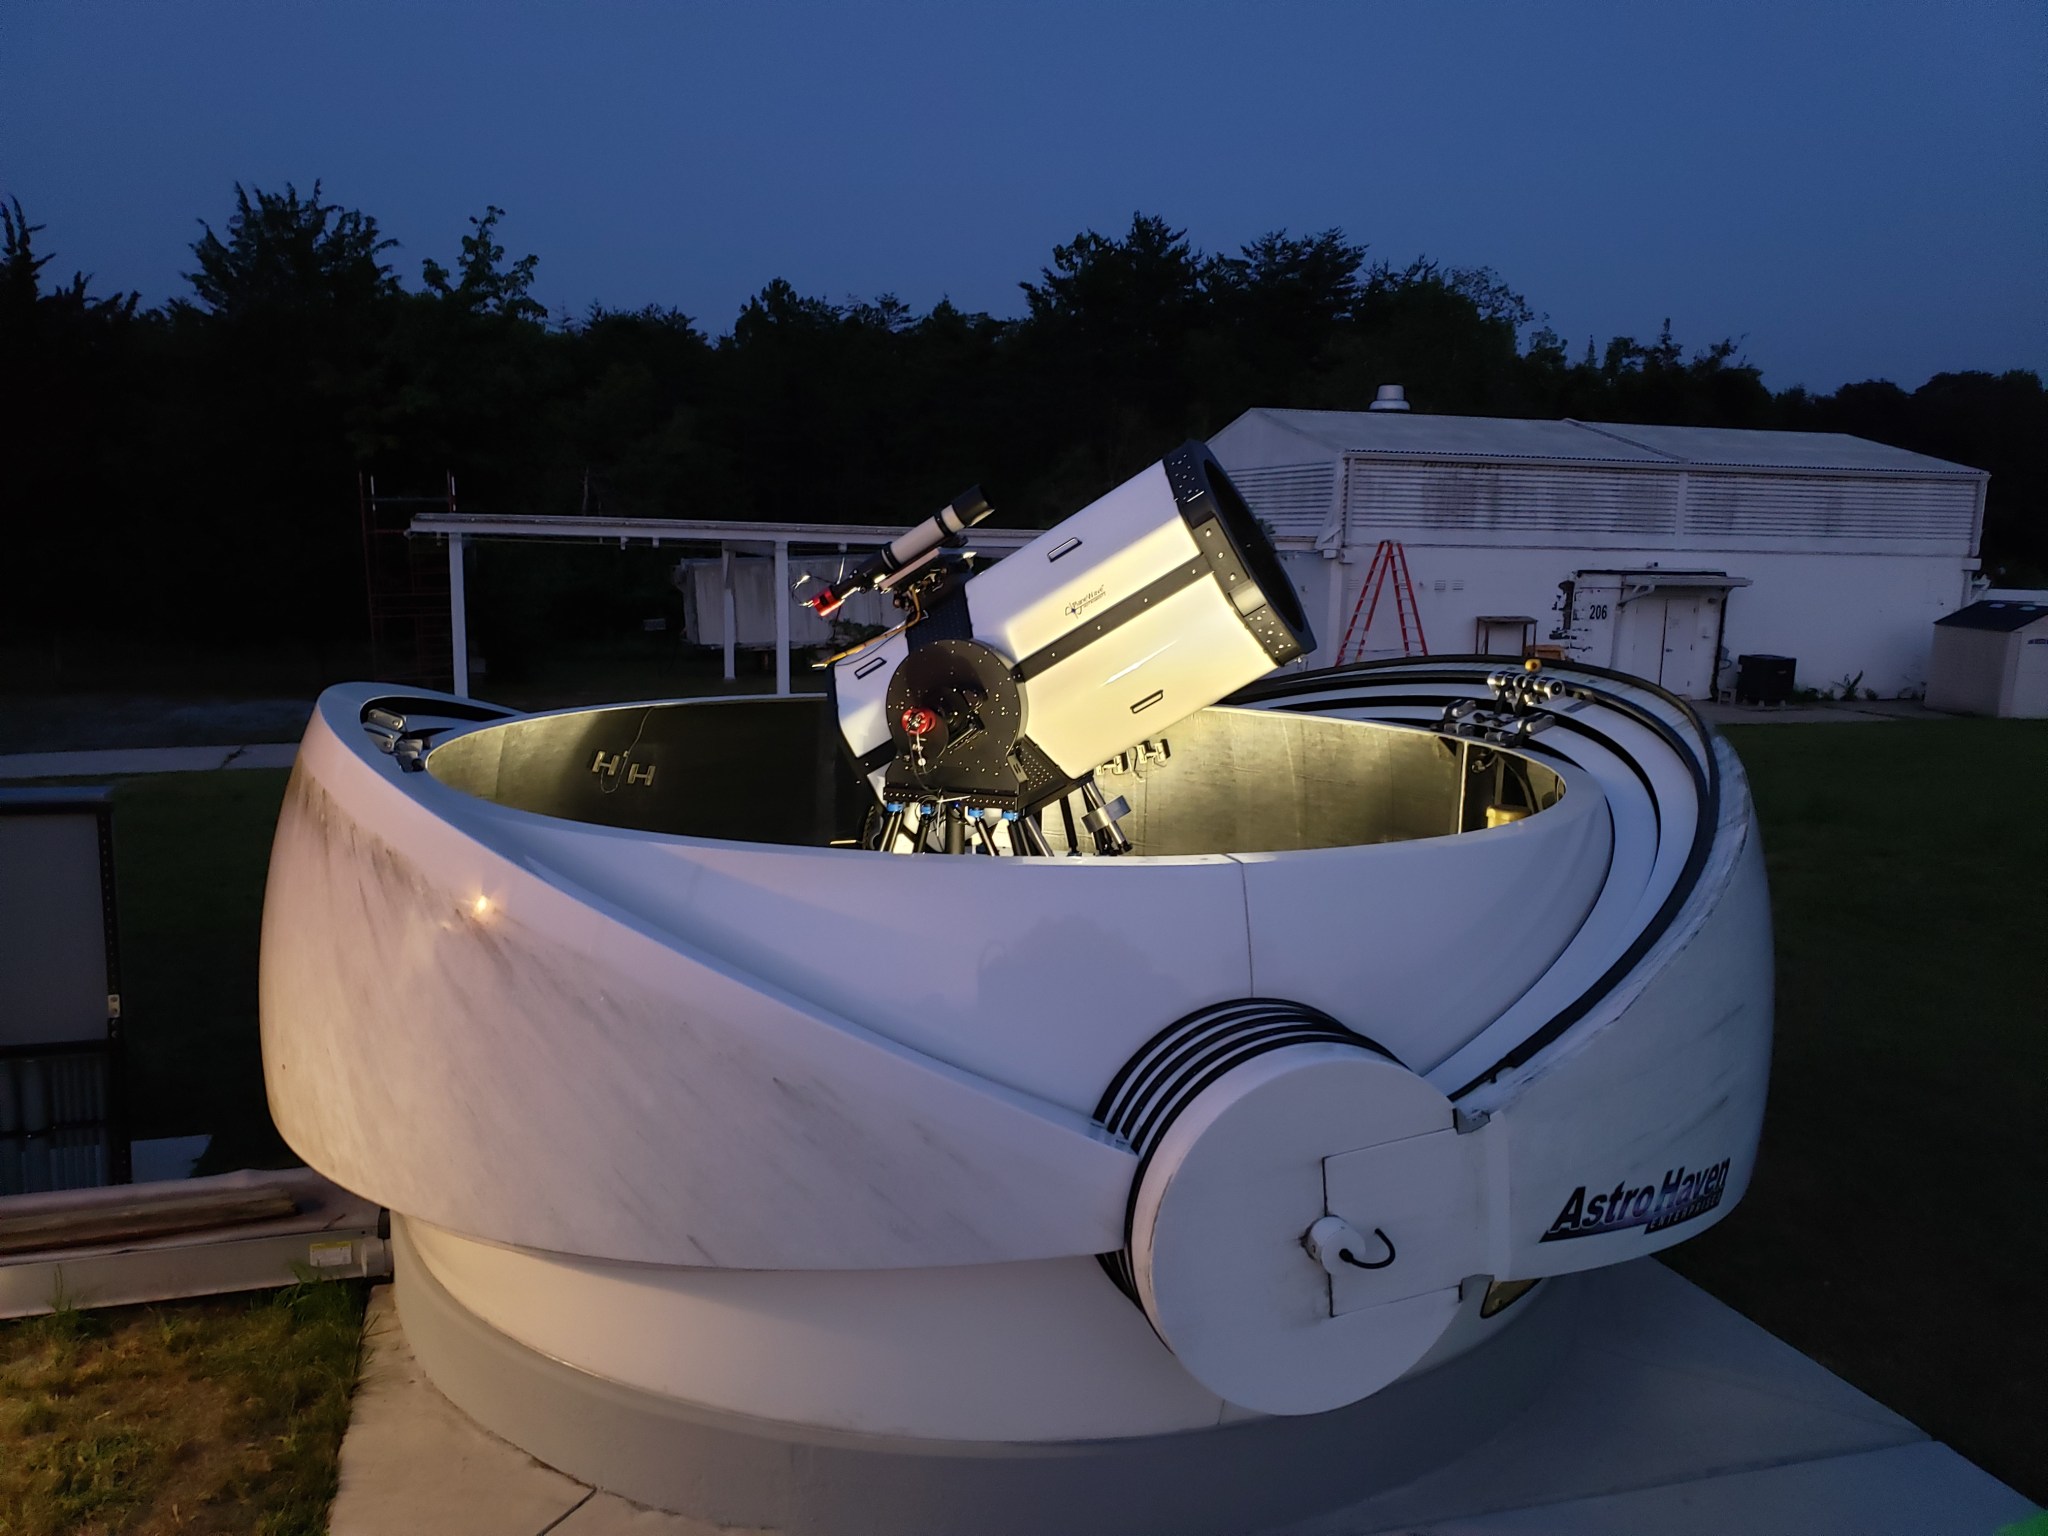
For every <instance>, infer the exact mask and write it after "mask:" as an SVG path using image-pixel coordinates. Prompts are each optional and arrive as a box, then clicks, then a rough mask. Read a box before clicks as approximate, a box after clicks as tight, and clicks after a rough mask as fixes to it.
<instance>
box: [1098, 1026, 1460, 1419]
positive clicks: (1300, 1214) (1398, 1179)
mask: <svg viewBox="0 0 2048 1536" xmlns="http://www.w3.org/2000/svg"><path fill="white" fill-rule="evenodd" d="M1450 1125H1451V1106H1450V1102H1449V1101H1448V1100H1447V1099H1445V1098H1444V1096H1443V1095H1442V1094H1440V1093H1438V1092H1437V1091H1436V1090H1435V1089H1433V1088H1431V1087H1430V1086H1429V1085H1428V1084H1427V1083H1425V1082H1423V1080H1422V1079H1421V1078H1419V1077H1417V1076H1415V1075H1414V1074H1413V1073H1411V1072H1409V1071H1407V1070H1406V1069H1404V1068H1402V1067H1399V1066H1397V1065H1395V1064H1394V1063H1392V1062H1389V1061H1387V1060H1385V1059H1384V1058H1382V1057H1379V1056H1376V1055H1373V1054H1371V1053H1370V1052H1367V1051H1364V1050H1361V1049H1359V1048H1358V1047H1355V1046H1345V1045H1329V1044H1315V1045H1295V1046H1289V1047H1287V1048H1285V1049H1283V1050H1278V1051H1274V1052H1272V1053H1270V1054H1268V1055H1265V1056H1261V1057H1258V1058H1257V1059H1255V1060H1252V1061H1249V1062H1246V1063H1244V1064H1243V1065H1241V1066H1238V1067H1235V1068H1233V1069H1232V1070H1231V1071H1229V1072H1228V1073H1226V1074H1225V1075H1224V1076H1223V1077H1221V1078H1220V1079H1218V1080H1217V1081H1216V1082H1215V1083H1214V1084H1212V1085H1211V1086H1210V1087H1208V1088H1206V1089H1204V1090H1203V1092H1202V1093H1201V1094H1200V1095H1199V1096H1198V1097H1197V1098H1196V1099H1195V1100H1194V1102H1193V1103H1192V1104H1190V1105H1189V1106H1188V1107H1187V1108H1186V1109H1185V1110H1183V1111H1182V1112H1181V1113H1180V1114H1179V1116H1178V1117H1177V1118H1175V1119H1174V1121H1173V1122H1172V1124H1171V1126H1170V1127H1169V1128H1168V1129H1167V1131H1166V1134H1165V1136H1164V1137H1163V1138H1162V1140H1161V1141H1160V1144H1159V1146H1158V1147H1157V1148H1156V1149H1155V1150H1154V1152H1153V1154H1152V1157H1151V1160H1150V1162H1149V1163H1148V1164H1147V1166H1146V1171H1145V1175H1144V1177H1143V1179H1142V1180H1141V1181H1140V1183H1139V1185H1138V1193H1137V1197H1136V1202H1135V1204H1134V1205H1133V1208H1132V1214H1131V1267H1132V1271H1133V1274H1134V1275H1135V1277H1136V1279H1137V1285H1138V1294H1139V1296H1140V1297H1141V1298H1142V1299H1143V1301H1144V1303H1145V1311H1146V1315H1147V1316H1149V1317H1150V1318H1151V1319H1152V1323H1153V1326H1154V1327H1155V1328H1157V1329H1158V1330H1159V1335H1160V1337H1161V1338H1163V1339H1164V1340H1165V1341H1166V1343H1167V1345H1168V1346H1169V1347H1170V1348H1171V1349H1172V1350H1173V1352H1174V1353H1175V1354H1176V1355H1177V1356H1179V1357H1180V1360H1181V1362H1182V1364H1183V1365H1185V1366H1186V1367H1187V1369H1188V1371H1189V1373H1190V1374H1191V1375H1193V1376H1194V1377H1195V1378H1196V1379H1197V1380H1198V1381H1200V1382H1202V1383H1203V1385H1205V1386H1207V1387H1208V1388H1210V1389H1211V1390H1212V1391H1214V1392H1215V1393H1216V1394H1217V1395H1218V1396H1219V1397H1223V1398H1226V1399H1227V1400H1229V1401H1230V1402H1233V1403H1238V1404H1241V1405H1243V1406H1245V1407H1248V1408H1255V1409H1258V1410H1259V1411H1261V1412H1264V1413H1277V1414H1299V1413H1322V1412H1326V1411H1328V1410H1329V1409H1332V1408H1339V1407H1342V1406H1343V1405H1344V1404H1346V1403H1353V1402H1357V1401H1358V1400H1359V1399H1360V1398H1362V1397H1367V1396H1369V1395H1371V1394H1372V1393H1374V1392H1377V1391H1378V1390H1379V1389H1380V1388H1381V1387H1383V1386H1386V1385H1387V1384H1388V1383H1389V1382H1392V1381H1394V1380H1395V1379H1397V1378H1398V1377H1400V1376H1401V1375H1402V1374H1403V1373H1405V1372H1406V1371H1407V1370H1408V1369H1409V1367H1411V1366H1413V1365H1414V1364H1415V1362H1416V1361H1418V1360H1420V1359H1421V1358H1422V1357H1423V1355H1424V1354H1425V1353H1427V1351H1428V1350H1429V1348H1430V1346H1431V1345H1433V1344H1434V1343H1435V1342H1436V1341H1437V1339H1438V1338H1439V1337H1440V1336H1441V1335H1442V1334H1443V1332H1444V1330H1445V1329H1446V1328H1448V1327H1449V1326H1450V1323H1451V1320H1452V1318H1453V1317H1454V1316H1455V1314H1456V1313H1457V1310H1458V1282H1459V1280H1460V1279H1461V1278H1463V1277H1464V1276H1465V1275H1468V1274H1472V1273H1475V1272H1476V1271H1477V1269H1478V1268H1479V1261H1480V1260H1481V1259H1483V1256H1484V1253H1485V1248H1486V1222H1485V1214H1484V1194H1483V1184H1482V1170H1481V1167H1480V1165H1479V1163H1478V1161H1477V1159H1476V1157H1475V1156H1474V1155H1473V1152H1472V1150H1471V1149H1472V1147H1473V1145H1474V1144H1473V1143H1472V1142H1471V1139H1470V1138H1460V1137H1458V1136H1456V1135H1455V1134H1453V1133H1452V1132H1451V1129H1450ZM1432 1132H1442V1133H1443V1134H1444V1136H1448V1137H1449V1138H1450V1140H1449V1142H1445V1141H1442V1140H1441V1139H1439V1138H1438V1137H1436V1136H1433V1135H1431V1134H1430V1133H1432ZM1415 1143H1420V1144H1421V1145H1420V1146H1416V1145H1414V1144H1415ZM1390 1144H1391V1145H1390ZM1454 1144H1455V1145H1454ZM1393 1146H1399V1147H1400V1148H1401V1149H1402V1150H1401V1151H1398V1152H1397V1151H1394V1150H1392V1148H1393ZM1366 1149H1370V1150H1366ZM1340 1153H1349V1154H1351V1157H1350V1160H1349V1161H1348V1164H1347V1166H1345V1167H1344V1169H1343V1171H1342V1173H1341V1174H1340V1177H1339V1179H1338V1182H1337V1187H1335V1188H1332V1189H1331V1190H1330V1191H1329V1193H1328V1194H1327V1196H1326V1194H1325V1188H1324V1169H1325V1160H1326V1159H1329V1160H1332V1161H1336V1160H1337V1159H1336V1158H1335V1157H1334V1156H1333V1155H1334V1154H1340ZM1396 1165H1398V1166H1396ZM1326 1211H1327V1212H1328V1213H1330V1214H1335V1215H1339V1216H1343V1217H1345V1218H1347V1219H1349V1220H1350V1221H1352V1222H1353V1223H1354V1224H1355V1225H1359V1226H1361V1227H1364V1228H1367V1229H1370V1228H1372V1227H1380V1228H1383V1229H1384V1230H1385V1231H1386V1233H1387V1235H1388V1237H1389V1238H1391V1239H1392V1241H1393V1243H1394V1244H1395V1246H1396V1248H1397V1249H1399V1248H1402V1247H1404V1246H1405V1247H1406V1250H1407V1251H1406V1252H1405V1253H1402V1254H1401V1255H1400V1256H1398V1257H1397V1258H1396V1260H1395V1262H1394V1263H1392V1264H1391V1265H1389V1266H1388V1267H1387V1268H1385V1269H1383V1270H1379V1271H1373V1272H1365V1271H1359V1272H1357V1273H1356V1274H1355V1275H1352V1274H1349V1273H1347V1274H1346V1275H1345V1276H1344V1277H1342V1278H1333V1276H1332V1275H1331V1274H1330V1273H1328V1272H1326V1270H1325V1269H1324V1267H1323V1265H1322V1264H1320V1263H1318V1262H1317V1261H1316V1260H1315V1259H1314V1258H1312V1257H1311V1256H1310V1255H1309V1253H1308V1252H1307V1251H1306V1249H1305V1248H1304V1246H1303V1238H1304V1237H1305V1236H1306V1234H1307V1233H1308V1231H1309V1229H1310V1228H1311V1227H1312V1226H1313V1225H1314V1224H1315V1223H1316V1221H1317V1220H1318V1219H1319V1218H1321V1217H1322V1216H1323V1215H1324V1214H1325V1213H1326ZM1445 1212H1447V1213H1449V1219H1448V1220H1445V1219H1443V1215H1442V1213H1445ZM1333 1298H1334V1300H1333Z"/></svg>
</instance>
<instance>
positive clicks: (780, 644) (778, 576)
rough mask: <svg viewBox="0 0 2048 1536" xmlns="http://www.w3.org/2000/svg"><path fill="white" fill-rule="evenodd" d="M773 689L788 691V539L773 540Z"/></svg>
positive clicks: (782, 691) (781, 691)
mask: <svg viewBox="0 0 2048 1536" xmlns="http://www.w3.org/2000/svg"><path fill="white" fill-rule="evenodd" d="M768 600H769V601H770V602H772V603H774V604H775V691H776V692H777V693H778V694H784V693H788V692H789V602H790V597H789V540H787V539H777V540H776V541H775V589H774V591H773V592H771V593H770V594H769V599H768Z"/></svg>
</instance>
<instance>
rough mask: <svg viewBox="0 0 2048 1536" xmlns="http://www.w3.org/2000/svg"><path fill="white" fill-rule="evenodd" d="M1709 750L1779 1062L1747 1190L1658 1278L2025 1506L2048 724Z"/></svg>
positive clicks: (1848, 729) (1805, 737) (1805, 730)
mask: <svg viewBox="0 0 2048 1536" xmlns="http://www.w3.org/2000/svg"><path fill="white" fill-rule="evenodd" d="M1728 735H1729V737H1730V739H1731V740H1732V741H1733V742H1734V744H1735V747H1736V749H1737V751H1739V752H1740V753H1741V754H1742V759H1743V762H1744V763H1745V764H1746V765H1747V767H1748V769H1749V774H1750V780H1751V784H1752V786H1753V788H1754V791H1755V794H1756V801H1757V807H1758V811H1759V813H1760V815H1761V818H1762V822H1763V835H1764V851H1765V854H1766V857H1767V859H1768V862H1769V866H1770V874H1771V899H1772V907H1773V915H1774V919H1775V922H1776V926H1777V951H1778V1035H1777V1047H1776V1051H1775V1053H1774V1057H1773V1061H1772V1076H1771V1099H1770V1110H1769V1114H1768V1116H1767V1117H1766V1119H1765V1122H1764V1142H1763V1153H1762V1158H1761V1161H1760V1164H1759V1166H1758V1170H1757V1176H1756V1182H1755V1183H1754V1184H1753V1185H1752V1187H1751V1189H1750V1191H1749V1196H1748V1198H1747V1199H1746V1200H1745V1201H1744V1202H1743V1204H1742V1205H1741V1207H1740V1208H1738V1209H1737V1210H1736V1211H1735V1212H1734V1213H1733V1214H1731V1215H1730V1216H1729V1217H1728V1219H1727V1220H1726V1221H1725V1222H1723V1223H1722V1224H1721V1225H1720V1226H1719V1227H1716V1228H1715V1229H1714V1230H1712V1231H1710V1232H1708V1233H1705V1234H1703V1235H1702V1236H1701V1237H1699V1238H1698V1239H1696V1240H1694V1241H1693V1242H1690V1243H1686V1244H1683V1245H1681V1246H1680V1247H1679V1248H1677V1249H1676V1250H1674V1251H1673V1252H1672V1253H1671V1255H1670V1262H1671V1264H1672V1266H1673V1267H1674V1268H1676V1269H1678V1270H1679V1271H1680V1272H1681V1273H1683V1274H1685V1275H1688V1276H1690V1277H1691V1278H1692V1279H1694V1280H1696V1281H1698V1282H1699V1283H1700V1284H1701V1285H1703V1286H1705V1287H1706V1288H1707V1289H1708V1290H1709V1291H1711V1292H1713V1293H1714V1294H1715V1295H1716V1296H1718V1297H1720V1298H1721V1299H1722V1300H1723V1301H1726V1302H1728V1303H1729V1304H1730V1305H1731V1306H1734V1307H1735V1308H1736V1309H1737V1310H1739V1311H1741V1312H1742V1313H1743V1314H1744V1315H1746V1316H1748V1317H1751V1318H1753V1319H1755V1320H1756V1321H1757V1322H1759V1323H1761V1324H1762V1325H1763V1326H1764V1327H1766V1328H1768V1329H1769V1330H1770V1331H1771V1332H1773V1333H1775V1334H1777V1335H1778V1336H1779V1337H1780V1338H1783V1339H1785V1340H1786V1341H1787V1342H1789V1343H1791V1344H1794V1345H1796V1346H1797V1347H1798V1348H1800V1349H1802V1350H1804V1351H1805V1352H1806V1353H1808V1354H1810V1355H1812V1356H1813V1357H1814V1358H1815V1359H1817V1360H1819V1361H1820V1362H1821V1363H1822V1364H1824V1365H1826V1366H1828V1367H1829V1368H1831V1369H1832V1370H1835V1371H1837V1372H1838V1373H1840V1374H1841V1375H1842V1376H1844V1377H1846V1378H1848V1380H1850V1381H1851V1382H1853V1383H1854V1384H1855V1385H1857V1386H1858V1387H1861V1388H1862V1389H1863V1390H1864V1391H1866V1392H1868V1393H1870V1394H1871V1395H1872V1396H1873V1397H1875V1398H1877V1399H1878V1400H1880V1401H1881V1402H1883V1403H1885V1404H1887V1405H1888V1406H1890V1407H1892V1408H1894V1409H1896V1410H1898V1411H1899V1412H1900V1413H1903V1414H1904V1415H1906V1417H1908V1418H1910V1419H1912V1420H1913V1421H1914V1422H1915V1423H1916V1424H1919V1425H1920V1426H1921V1427H1922V1428H1923V1429H1925V1430H1927V1431H1928V1432H1929V1433H1930V1434H1932V1435H1934V1436H1936V1437H1937V1438H1939V1439H1942V1440H1946V1441H1948V1442H1949V1443H1950V1444H1951V1445H1953V1446H1954V1447H1955V1448H1956V1449H1957V1450H1958V1451H1960V1452H1962V1454H1963V1455H1965V1456H1967V1457H1969V1458H1970V1459H1971V1460H1973V1461H1975V1462H1977V1463H1979V1464H1980V1465H1982V1466H1984V1467H1985V1468H1987V1469H1988V1470H1989V1471H1991V1472H1992V1473H1994V1474H1995V1475H1997V1476H1998V1477H2000V1478H2003V1479H2004V1480H2005V1481H2006V1482H2009V1483H2011V1484H2012V1485H2013V1486H2015V1487H2017V1488H2019V1489H2020V1490H2021V1491H2022V1492H2025V1493H2027V1494H2028V1495H2029V1496H2030V1497H2033V1498H2035V1499H2048V1317H2044V1313H2043V1310H2042V1303H2041V1291H2040V1290H2039V1289H2038V1287H2039V1286H2040V1285H2041V1283H2042V1279H2043V1276H2044V1274H2048V1196H2044V1194H2043V1191H2044V1190H2048V1135H2044V1116H2043V1111H2042V1104H2043V1100H2044V1097H2048V816H2044V815H2043V813H2042V810H2041V806H2040V803H2039V796H2040V787H2041V784H2042V780H2043V771H2044V770H2048V721H2000V720H1954V721H1925V722H1921V721H1912V722H1900V723H1898V724H1882V725H1878V724H1866V725H1770V726H1751V727H1748V728H1746V729H1745V728H1739V727H1738V728H1736V729H1733V730H1731V731H1729V733H1728Z"/></svg>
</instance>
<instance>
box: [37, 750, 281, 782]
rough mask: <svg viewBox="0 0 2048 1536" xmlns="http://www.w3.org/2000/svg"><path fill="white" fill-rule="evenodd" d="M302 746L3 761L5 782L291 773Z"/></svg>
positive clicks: (40, 755) (61, 754)
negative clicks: (235, 771) (233, 771)
mask: <svg viewBox="0 0 2048 1536" xmlns="http://www.w3.org/2000/svg"><path fill="white" fill-rule="evenodd" d="M298 755H299V747H298V743H297V742H288V741H268V742H258V743H255V744H253V745H250V746H242V747H109V748H105V749H103V750H100V751H94V752H14V753H9V754H6V755H0V782H6V781H9V780H15V779H114V778H125V777H126V776H127V775H129V774H132V773H206V772H210V771H212V770H214V769H217V768H289V767H291V765H292V762H293V760H294V759H296V758H297V757H298Z"/></svg>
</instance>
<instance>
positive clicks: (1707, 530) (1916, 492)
mask: <svg viewBox="0 0 2048 1536" xmlns="http://www.w3.org/2000/svg"><path fill="white" fill-rule="evenodd" d="M1976 511H1977V487H1976V486H1975V485H1974V484H1973V483H1971V482H1968V481H1963V482H1956V481H1941V480H1872V479H1860V480H1857V479H1833V478H1828V477H1825V476H1821V475H1743V474H1694V475H1693V476H1692V480H1691V484H1690V485H1689V487H1688V488H1687V491H1686V497H1685V524H1686V531H1687V532H1689V533H1694V534H1711V535H1713V536H1714V537H1716V538H1723V539H1725V538H1727V537H1728V536H1729V535H1731V534H1751V535H1755V536H1759V537H1764V538H1794V539H1856V540H1858V541H1863V540H1868V539H1916V540H1919V539H1940V540H1953V541H1955V542H1956V543H1958V544H1962V545H1967V544H1968V543H1969V541H1970V531H1971V528H1972V525H1973V524H1974V522H1975V520H1976Z"/></svg>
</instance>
